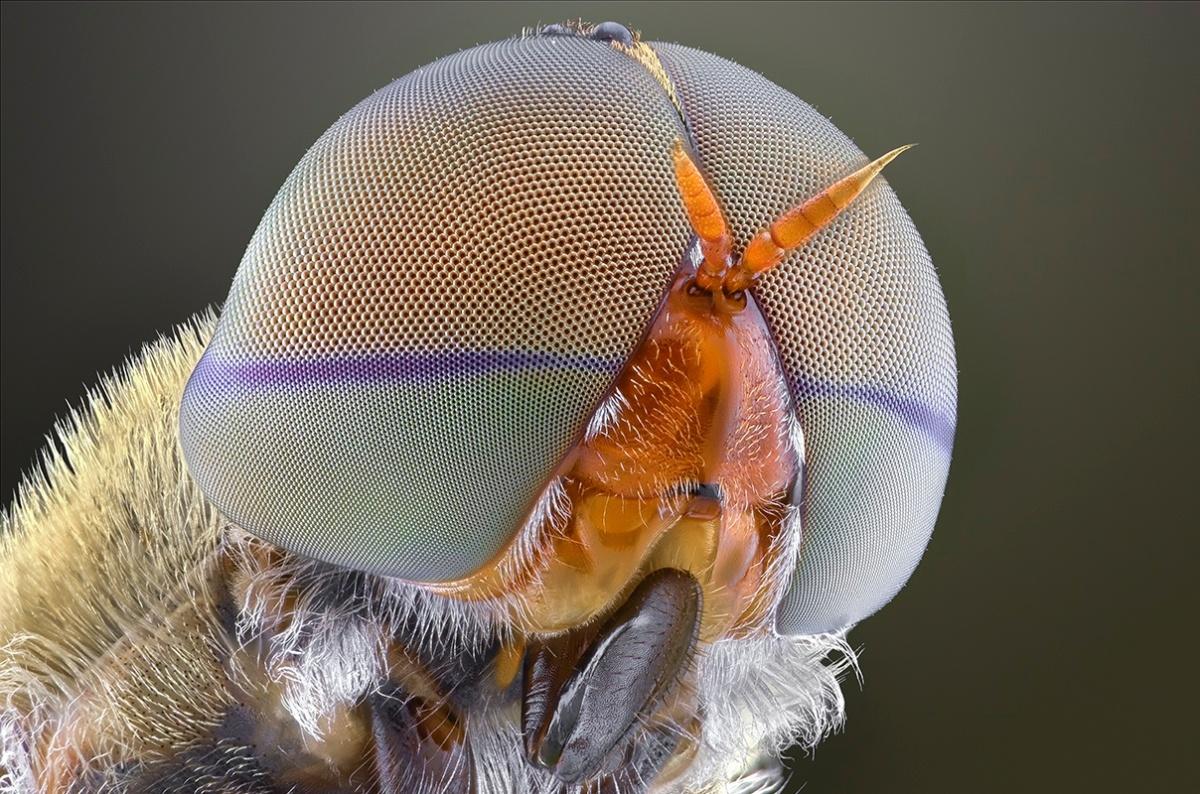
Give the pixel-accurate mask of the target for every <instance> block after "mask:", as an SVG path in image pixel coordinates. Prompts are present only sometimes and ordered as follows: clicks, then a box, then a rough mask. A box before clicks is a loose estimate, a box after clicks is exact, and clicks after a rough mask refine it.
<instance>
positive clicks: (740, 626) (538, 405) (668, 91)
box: [0, 23, 956, 794]
mask: <svg viewBox="0 0 1200 794" xmlns="http://www.w3.org/2000/svg"><path fill="white" fill-rule="evenodd" d="M900 151H901V150H896V151H894V152H891V153H889V154H886V155H884V156H883V157H880V158H879V159H877V160H874V161H872V160H870V159H869V158H867V157H864V156H863V154H862V153H861V152H860V151H859V150H858V149H857V148H856V147H855V146H854V145H853V144H852V143H851V142H850V140H849V139H848V138H847V137H846V136H845V135H844V134H843V133H841V132H840V131H838V130H837V129H836V128H835V127H834V126H833V125H832V124H831V123H830V122H829V121H828V120H826V119H825V118H823V117H822V116H821V115H820V114H818V113H817V112H815V111H814V110H813V109H812V108H811V107H809V106H808V105H806V104H805V103H803V102H802V101H800V100H799V99H797V98H796V97H794V96H792V95H791V94H789V93H787V92H786V91H783V90H782V89H780V88H779V87H777V86H775V85H774V84H772V83H771V82H769V81H767V80H766V79H764V78H763V77H761V76H759V75H758V74H755V73H754V72H752V71H750V70H748V69H744V68H742V67H740V66H737V65H735V64H733V63H730V62H729V61H726V60H723V59H721V58H718V57H716V56H714V55H709V54H707V53H704V52H699V51H697V50H692V49H688V48H687V47H682V46H679V45H675V44H661V43H652V42H647V41H643V40H642V39H641V37H640V36H639V35H637V34H634V33H631V32H630V30H629V29H627V28H625V27H624V26H622V25H618V24H615V23H603V24H600V25H596V26H586V25H579V24H575V25H552V26H549V27H545V28H541V29H538V30H536V31H531V32H529V33H527V34H525V35H522V36H520V37H518V38H514V39H511V40H507V41H502V42H499V43H495V44H487V45H483V46H479V47H476V48H474V49H469V50H465V51H463V52H460V53H458V54H455V55H451V56H448V57H446V58H443V59H442V60H439V61H437V62H435V63H433V64H430V65H429V66H426V67H424V68H422V69H420V70H418V71H416V72H413V73H412V74H410V75H408V76H406V77H403V78H401V79H399V80H397V81H395V82H394V83H392V84H391V85H389V86H387V87H385V88H383V89H381V90H380V91H378V92H376V93H375V94H373V95H372V96H370V97H368V98H367V99H366V100H364V101H363V102H361V103H360V104H359V105H357V106H356V107H355V108H353V109H352V110H350V112H348V113H347V114H346V115H344V116H343V117H342V118H341V119H339V120H338V121H337V123H336V124H334V125H333V127H332V128H330V130H329V131H328V132H327V133H325V135H324V136H322V137H321V139H320V140H318V141H317V143H316V144H315V145H314V146H313V148H312V149H311V150H310V151H309V152H308V154H307V155H306V156H305V157H304V159H303V160H302V161H301V162H300V164H299V165H298V166H297V168H296V170H295V171H294V172H293V173H292V175H291V176H290V177H289V178H288V180H287V182H286V183H285V184H284V186H283V188H282V189H281V190H280V192H279V194H278V196H277V197H276V199H275V201H274V202H273V203H272V204H271V206H270V208H269V209H268V210H267V213H266V216H265V217H264V218H263V220H262V223H261V224H260V225H259V227H258V230H257V231H256V232H255V234H254V236H253V238H252V239H251V241H250V245H249V248H248V249H247V251H246V255H245V258H244V259H243V261H242V264H241V267H240V268H239V270H238V272H237V275H236V277H235V279H234V282H233V288H232V290H231V292H230V294H229V299H228V301H227V303H226V304H225V306H224V308H223V311H222V313H221V315H220V317H219V319H218V318H214V317H211V316H205V317H200V318H196V319H194V320H192V321H191V322H189V323H187V324H185V325H184V326H182V327H181V328H180V329H179V330H178V331H177V332H176V333H175V334H174V335H173V336H171V337H169V338H165V339H162V340H159V341H157V342H155V343H153V344H151V345H150V346H149V347H147V348H146V350H145V351H144V352H143V353H142V354H141V355H139V356H138V357H136V358H135V359H133V360H132V361H131V362H129V363H128V364H127V365H126V366H125V367H124V368H122V369H121V370H120V371H118V372H117V373H116V374H114V375H113V376H111V377H110V378H108V379H107V380H105V381H104V382H103V385H102V386H101V387H100V388H99V389H98V390H97V391H96V392H95V393H94V394H93V395H92V397H91V398H90V399H89V401H88V403H87V405H85V406H84V407H83V408H82V409H80V410H79V411H78V412H77V413H75V414H73V415H72V416H71V417H70V418H69V419H68V420H67V421H66V422H65V423H64V424H63V425H62V426H61V427H60V428H59V435H60V438H61V442H62V443H61V447H62V450H61V451H54V450H51V451H50V452H48V453H47V457H46V459H45V466H44V471H40V472H38V473H36V474H34V475H33V476H32V477H30V478H29V479H28V480H27V481H26V482H25V483H24V484H23V485H22V486H21V489H20V491H19V492H18V494H17V495H16V498H15V501H14V503H13V505H12V507H11V508H10V510H9V511H8V512H7V514H6V516H5V526H4V533H3V538H2V541H0V543H2V545H0V709H3V711H2V712H0V748H2V752H3V756H2V764H0V768H2V772H0V774H2V775H3V777H2V778H0V780H2V781H3V782H2V784H0V787H3V788H6V789H7V790H13V791H21V792H24V791H35V790H39V791H63V790H73V791H96V790H103V791H109V790H112V791H147V792H149V791H154V792H163V791H171V792H176V791H177V792H196V791H204V792H247V793H249V792H277V791H398V792H480V793H481V794H483V793H488V794H490V793H492V792H556V793H557V792H640V791H656V792H659V791H661V792H668V791H670V792H676V791H678V792H739V793H741V794H747V793H750V792H770V791H776V790H777V789H778V787H779V786H781V784H782V782H783V772H782V767H781V766H780V763H779V757H780V755H781V753H782V752H783V751H784V750H786V749H787V748H788V747H789V746H791V745H793V744H802V745H805V746H812V745H814V744H816V743H817V742H818V741H820V739H821V738H822V737H823V736H825V735H826V734H827V733H828V732H829V731H830V730H832V729H834V728H836V727H838V725H839V724H840V722H841V719H842V706H843V703H842V696H841V691H840V688H839V676H840V675H841V674H842V673H843V672H844V671H845V670H846V669H847V667H848V666H850V665H852V664H853V655H852V653H851V652H850V650H849V648H848V647H847V645H846V644H845V636H846V632H847V631H848V629H849V628H850V627H851V626H853V625H854V624H855V623H856V622H858V621H860V620H862V619H863V618H865V617H867V616H868V615H870V614H871V613H873V612H874V611H876V610H877V609H879V608H880V607H881V606H882V605H883V604H885V603H886V602H887V601H888V600H889V599H891V598H892V596H894V595H895V594H896V592H897V591H898V590H899V589H900V588H901V587H902V586H903V585H904V583H905V581H906V580H907V579H908V577H909V575H910V574H911V573H912V571H913V569H914V567H915V566H916V564H917V562H918V560H919V559H920V557H921V554H922V551H923V549H924V547H925V544H926V543H927V541H928V539H929V536H930V533H931V531H932V528H933V525H934V521H935V518H936V516H937V512H938V508H939V505H940V502H941V497H942V492H943V488H944V486H945V481H946V474H947V469H948V466H949V461H950V452H951V446H952V443H953V436H954V425H955V418H956V405H955V403H956V379H955V363H954V346H953V339H952V337H951V333H950V324H949V320H948V316H947V312H946V306H945V301H944V299H943V297H942V293H941V289H940V287H939V284H938V279H937V275H936V273H935V271H934V269H933V266H932V264H931V262H930V260H929V256H928V254H927V253H926V251H925V248H924V245H923V244H922V242H921V238H920V236H919V235H918V233H917V231H916V229H915V228H914V227H913V224H912V222H911V221H910V220H909V218H908V215H907V214H906V213H905V212H904V210H903V209H902V207H901V206H900V202H899V201H898V200H897V198H896V196H895V194H894V193H893V192H892V190H891V188H889V187H888V185H887V184H886V183H885V182H884V180H883V179H881V178H879V173H880V171H881V170H882V169H883V167H884V166H885V165H886V164H887V163H888V162H889V161H891V160H892V159H893V158H894V157H895V156H896V155H897V154H898V153H899V152H900Z"/></svg>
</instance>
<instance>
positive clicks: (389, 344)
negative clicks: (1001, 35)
mask: <svg viewBox="0 0 1200 794" xmlns="http://www.w3.org/2000/svg"><path fill="white" fill-rule="evenodd" d="M616 34H619V31H616V32H615V33H614V35H615V36H616V38H615V39H614V40H619V39H620V36H619V35H616ZM597 107H602V108H604V112H603V113H595V112H594V109H595V108H597ZM448 131H453V132H448ZM682 134H683V130H682V126H681V121H680V118H679V113H678V111H677V110H676V109H675V107H674V106H673V105H672V104H671V101H670V98H669V97H668V96H667V95H666V94H665V92H664V91H663V89H662V86H661V85H660V84H659V83H658V81H657V80H656V78H655V77H654V75H652V74H651V73H650V72H649V71H648V70H647V69H646V68H645V67H643V66H642V65H641V64H640V63H638V62H637V61H636V60H635V59H633V58H631V57H629V56H628V55H626V54H624V53H622V52H621V51H619V50H618V49H617V48H615V47H613V46H607V45H604V46H602V45H601V44H600V43H598V42H596V41H593V40H589V39H586V38H578V37H561V36H543V37H532V38H523V39H514V40H511V41H506V42H500V43H496V44H490V45H484V46H481V47H477V48H475V49H472V50H467V51H465V52H462V53H459V54H457V55H453V56H450V57H448V58H444V59H442V60H439V61H437V62H436V63H434V64H432V65H430V66H427V67H425V68H424V69H422V70H420V71H418V72H414V73H413V74H411V75H409V76H407V77H404V78H401V79H400V80H398V81H396V82H395V83H393V84H391V85H389V86H387V87H386V88H384V89H382V90H380V91H378V92H377V93H375V94H374V95H372V96H371V97H370V98H368V99H367V100H365V101H364V102H363V103H361V104H360V105H359V106H357V107H356V108H354V109H352V110H351V111H350V112H349V113H347V114H346V115H345V116H344V117H343V118H342V119H341V120H339V121H338V122H337V124H335V125H334V127H333V128H331V129H330V131H329V132H328V133H327V134H326V135H325V136H323V137H322V138H321V139H320V140H319V141H318V142H317V143H316V144H315V145H314V147H313V148H312V150H311V151H310V152H309V153H308V155H306V156H305V158H304V159H303V160H302V161H301V163H300V164H299V166H298V167H297V168H296V170H295V172H294V173H293V174H292V176H291V177H290V178H289V179H288V181H287V182H286V184H285V185H284V187H283V189H282V190H281V191H280V193H279V195H278V197H277V198H276V200H275V202H274V203H273V204H272V206H271V208H270V209H269V210H268V212H267V214H266V216H265V217H264V219H263V221H262V223H261V224H260V226H259V228H258V230H257V232H256V233H255V236H254V238H253V240H252V241H251V243H250V246H249V249H248V250H247V252H246V255H245V258H244V260H243V262H242V265H241V268H240V269H239V271H238V274H237V277H236V279H235V282H234V285H233V289H232V291H231V293H230V296H229V299H228V301H227V302H226V305H225V308H224V311H223V314H222V317H221V321H220V323H219V326H218V329H217V331H216V334H215V336H214V338H213V339H212V341H211V343H210V344H209V347H208V349H207V350H206V352H205V354H204V356H203V358H202V359H201V361H200V363H199V364H198V366H197V367H196V370H195V372H194V373H193V375H192V378H191V380H190V382H189V384H188V387H187V390H186V392H185V395H184V398H183V404H182V408H181V419H180V431H181V440H182V444H183V448H184V452H185V455H186V458H187V463H188V465H189V468H190V470H191V472H192V475H193V477H194V478H195V480H196V481H197V482H198V484H199V485H200V487H201V488H202V489H203V491H204V492H205V493H206V495H207V496H208V497H209V498H210V499H211V500H212V501H213V502H214V503H215V504H216V506H217V507H218V508H220V509H221V510H222V512H223V513H225V514H226V515H227V516H228V517H229V518H231V519H232V520H233V521H234V522H236V523H237V524H239V525H241V526H242V527H244V528H245V529H246V530H248V531H250V532H252V533H254V534H256V535H259V536H261V537H262V538H264V539H266V540H268V541H270V542H272V543H275V544H278V545H280V546H283V547H285V548H286V549H289V550H291V551H294V552H297V553H300V554H303V555H307V556H311V557H315V558H318V559H321V560H325V561H328V562H332V563H336V564H339V565H344V566H347V567H351V568H356V569H360V570H364V571H369V572H371V573H378V574H385V575H389V576H395V577H400V578H403V579H407V580H411V581H418V582H446V581H452V580H457V579H461V578H463V577H466V576H468V575H470V574H472V573H474V572H476V571H477V570H479V569H480V568H481V567H483V566H486V565H487V564H488V563H489V562H490V561H492V560H495V559H497V558H498V557H499V556H500V555H501V553H502V552H503V550H504V549H505V548H506V547H507V545H508V544H509V543H510V542H511V541H512V539H513V538H514V537H515V536H516V534H517V533H518V532H519V530H520V529H521V527H522V524H523V522H524V519H525V517H526V515H527V514H528V513H529V511H530V510H531V508H532V507H533V506H534V504H535V503H536V501H537V498H538V496H539V495H540V494H541V492H542V491H543V489H544V488H545V486H546V485H547V483H548V481H549V480H550V478H551V476H552V474H553V472H554V469H555V467H556V466H557V465H558V463H559V461H560V458H561V457H562V456H563V455H564V454H565V452H566V450H567V449H569V448H570V446H571V444H572V443H574V441H575V439H576V438H577V437H578V436H579V434H580V433H581V432H582V430H583V427H584V425H585V424H586V422H587V420H588V418H589V417H590V415H591V412H592V410H593V409H594V407H595V405H596V404H597V403H598V402H599V400H600V398H601V397H602V395H603V394H604V392H605V390H606V389H607V388H608V387H609V386H610V385H611V383H612V382H613V380H614V379H615V378H616V376H617V374H618V373H619V372H620V370H621V367H622V366H623V365H624V363H625V362H626V360H627V359H628V357H629V356H630V354H631V353H632V352H633V349H634V347H635V346H636V345H637V343H638V342H639V340H640V339H641V337H642V335H643V333H644V331H645V329H646V326H647V324H648V323H649V321H650V319H651V317H652V315H653V313H654V310H655V308H656V307H657V305H658V303H659V302H660V300H661V299H662V295H663V291H664V289H665V288H666V287H667V285H669V284H670V279H671V276H672V273H673V271H674V268H675V265H676V264H677V262H678V258H679V252H680V251H681V250H683V249H684V248H685V246H686V244H687V240H688V235H689V232H688V227H687V221H686V218H685V217H684V216H683V214H682V213H681V212H680V210H679V207H678V199H677V197H676V193H675V184H674V177H673V173H672V166H671V162H670V160H669V158H668V157H666V156H665V154H664V153H668V152H670V151H671V147H672V145H673V143H674V142H675V141H676V140H677V139H678V138H679V137H680V136H681V135H682ZM614 185H625V186H627V189H626V190H624V191H623V192H621V193H620V195H624V196H626V200H621V199H619V198H618V199H614V195H616V194H614V193H613V188H612V186H614ZM547 186H558V187H555V188H554V189H548V188H547ZM614 284H616V285H619V286H620V288H619V289H613V288H612V285H614Z"/></svg>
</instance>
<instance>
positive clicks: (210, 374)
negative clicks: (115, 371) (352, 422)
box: [192, 350, 621, 388]
mask: <svg viewBox="0 0 1200 794" xmlns="http://www.w3.org/2000/svg"><path fill="white" fill-rule="evenodd" d="M531 369H555V370H580V371H584V372H597V373H602V374H606V375H616V374H617V372H619V371H620V369H621V362H619V361H617V360H616V359H605V358H601V357H599V356H581V355H570V354H563V353H546V352H536V351H533V352H531V351H524V350H455V351H445V352H436V353H432V352H431V353H417V352H396V351H389V352H381V353H356V354H350V355H347V354H341V355H334V356H320V357H317V356H314V357H309V358H294V359H277V360H259V361H228V360H226V361H221V360H218V357H217V356H214V355H212V354H211V353H210V354H206V355H205V356H204V358H202V359H201V360H200V363H199V364H197V365H196V371H195V372H194V373H193V375H192V377H193V378H195V379H198V380H200V379H202V380H213V381H219V382H223V383H236V384H237V385H238V386H242V387H249V388H260V387H264V386H299V385H310V384H331V383H357V384H380V383H395V382H400V383H426V382H430V381H439V380H449V379H453V378H459V377H464V376H471V375H484V374H492V373H498V372H510V373H511V372H521V371H524V370H531Z"/></svg>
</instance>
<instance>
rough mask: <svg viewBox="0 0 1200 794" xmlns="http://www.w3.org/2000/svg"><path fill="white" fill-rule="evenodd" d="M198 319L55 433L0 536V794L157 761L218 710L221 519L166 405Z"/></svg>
mask: <svg viewBox="0 0 1200 794" xmlns="http://www.w3.org/2000/svg"><path fill="white" fill-rule="evenodd" d="M214 324H215V323H214V320H213V318H212V317H211V315H210V316H205V317H202V318H200V319H197V320H196V321H195V322H193V323H190V324H187V325H184V326H181V327H180V328H179V329H178V330H177V331H176V332H175V334H174V335H172V336H169V337H164V338H161V339H159V340H158V341H157V342H155V343H153V344H151V345H149V346H148V347H147V348H146V349H145V350H144V351H143V352H142V353H141V354H140V355H139V356H137V357H136V358H135V359H133V360H132V361H131V362H129V363H128V364H127V365H126V366H125V367H123V368H122V369H121V370H119V371H118V372H117V373H116V374H114V375H112V376H111V377H109V378H106V379H105V380H104V381H103V382H102V383H101V385H100V387H99V388H98V389H96V390H95V391H93V392H92V393H91V394H90V395H89V396H88V398H87V400H86V403H85V405H84V406H83V407H82V408H81V409H79V410H76V411H74V412H72V413H71V414H70V415H69V416H68V417H67V418H66V420H65V421H63V422H62V423H61V424H60V425H59V426H58V428H57V429H56V434H55V435H56V437H55V438H54V439H53V440H52V443H51V444H50V445H49V447H48V451H47V452H46V454H45V456H44V459H43V461H42V467H41V468H40V469H38V470H36V471H34V472H33V473H32V474H30V475H29V476H28V477H27V478H26V479H25V481H24V482H23V483H22V485H21V487H20V489H19V490H18V493H17V496H16V498H15V500H14V502H13V504H12V505H11V506H10V508H9V509H8V510H7V511H6V513H5V515H4V517H3V528H2V532H0V708H2V709H3V711H0V730H3V731H4V735H3V736H0V746H2V747H3V748H4V758H3V767H4V772H3V775H4V776H3V777H2V778H0V781H2V782H0V788H2V787H7V788H10V789H13V790H18V791H22V790H27V788H28V787H29V786H31V785H32V784H33V780H35V779H36V780H37V781H38V785H39V787H42V788H55V787H64V786H66V785H68V783H67V781H70V780H76V779H78V778H79V776H80V775H82V774H83V773H84V771H85V770H84V767H85V766H86V765H92V764H96V765H98V766H102V767H104V768H110V767H117V766H119V765H121V764H126V763H129V762H134V761H138V760H143V759H147V758H153V757H155V756H156V755H162V756H165V755H166V754H168V753H169V752H170V750H171V749H172V748H176V747H179V746H181V745H184V744H186V743H188V742H189V741H191V740H192V739H193V738H194V737H196V736H199V735H200V734H201V733H203V732H204V731H207V730H209V729H211V727H212V726H213V724H214V721H215V720H216V719H218V716H219V714H220V713H221V712H222V710H223V709H224V708H225V706H226V703H225V702H224V699H225V695H224V693H225V687H224V686H223V681H224V673H223V671H222V670H221V668H220V664H219V662H218V657H217V656H216V655H215V653H214V651H215V650H216V649H215V648H214V647H213V644H214V643H219V642H220V639H219V637H220V632H219V631H218V625H217V618H216V615H215V610H214V608H213V603H214V602H213V598H214V595H213V587H214V581H215V577H214V573H215V570H214V568H215V566H216V564H217V549H218V544H219V536H220V527H221V521H220V518H219V516H218V514H217V512H216V511H215V510H214V509H213V508H212V507H211V506H209V505H208V504H207V503H206V502H205V500H204V498H203V496H202V495H201V493H200V491H199V489H198V488H197V487H196V486H195V485H194V484H193V482H192V480H191V478H190V477H189V476H188V475H187V472H186V469H185V467H184V462H183V459H182V456H181V454H180V450H179V446H178V443H177V441H176V438H177V432H176V427H177V424H178V406H179V397H180V394H181V393H182V390H183V387H184V384H185V383H186V380H187V377H188V375H189V374H190V373H191V370H192V367H193V366H194V365H195V362H196V359H198V358H199V356H200V353H201V352H202V350H203V348H204V344H205V342H206V341H207V339H208V337H209V336H210V335H211V333H212V329H213V326H214Z"/></svg>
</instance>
